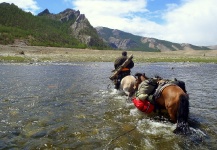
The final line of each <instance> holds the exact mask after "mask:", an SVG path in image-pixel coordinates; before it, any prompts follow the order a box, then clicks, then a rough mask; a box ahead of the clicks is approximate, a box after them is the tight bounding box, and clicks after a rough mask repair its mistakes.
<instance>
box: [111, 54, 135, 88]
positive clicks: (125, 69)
mask: <svg viewBox="0 0 217 150" xmlns="http://www.w3.org/2000/svg"><path fill="white" fill-rule="evenodd" d="M126 60H129V62H128V63H127V65H126V66H124V67H123V68H121V70H120V71H119V72H118V74H117V75H116V77H115V78H114V80H113V82H114V85H115V89H119V88H120V82H121V80H122V79H123V78H124V77H125V76H128V75H130V73H131V70H130V69H132V68H133V67H134V62H133V60H132V59H129V57H128V56H127V52H126V51H123V52H122V56H120V57H118V58H117V59H116V60H115V62H114V68H115V70H117V69H119V68H120V67H121V66H122V65H123V64H124V63H125V61H126Z"/></svg>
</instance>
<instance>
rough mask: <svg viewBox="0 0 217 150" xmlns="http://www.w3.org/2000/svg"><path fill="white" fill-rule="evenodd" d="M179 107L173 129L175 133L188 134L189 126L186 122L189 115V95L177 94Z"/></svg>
mask: <svg viewBox="0 0 217 150" xmlns="http://www.w3.org/2000/svg"><path fill="white" fill-rule="evenodd" d="M179 100H180V102H179V108H178V112H177V126H176V129H175V130H174V131H173V132H174V133H175V134H185V135H187V134H190V133H191V132H190V128H189V124H188V116H189V96H188V95H187V94H182V95H180V96H179Z"/></svg>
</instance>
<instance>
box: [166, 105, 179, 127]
mask: <svg viewBox="0 0 217 150" xmlns="http://www.w3.org/2000/svg"><path fill="white" fill-rule="evenodd" d="M167 111H168V114H169V116H170V119H171V121H172V122H173V123H176V118H177V117H176V116H177V108H175V106H169V107H168V108H167Z"/></svg>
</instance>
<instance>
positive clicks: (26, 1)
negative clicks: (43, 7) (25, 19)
mask: <svg viewBox="0 0 217 150" xmlns="http://www.w3.org/2000/svg"><path fill="white" fill-rule="evenodd" d="M3 2H6V3H14V4H15V5H17V6H18V7H19V8H21V9H23V10H24V11H26V12H31V13H33V14H35V12H36V11H37V10H39V9H40V8H39V7H38V5H37V2H36V0H0V3H3Z"/></svg>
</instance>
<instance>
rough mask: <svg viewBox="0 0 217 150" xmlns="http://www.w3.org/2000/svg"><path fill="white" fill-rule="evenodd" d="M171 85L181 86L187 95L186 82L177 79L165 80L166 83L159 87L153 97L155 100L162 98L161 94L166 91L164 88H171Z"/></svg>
mask: <svg viewBox="0 0 217 150" xmlns="http://www.w3.org/2000/svg"><path fill="white" fill-rule="evenodd" d="M170 85H177V86H179V87H180V88H181V89H182V90H183V91H184V92H185V93H187V91H186V89H185V82H184V81H180V80H177V79H176V78H175V79H174V80H165V81H164V82H162V83H160V84H159V85H158V87H157V88H156V90H155V92H154V94H153V97H154V100H156V99H157V98H159V97H160V94H161V92H162V91H163V90H164V88H166V87H168V86H170Z"/></svg>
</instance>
